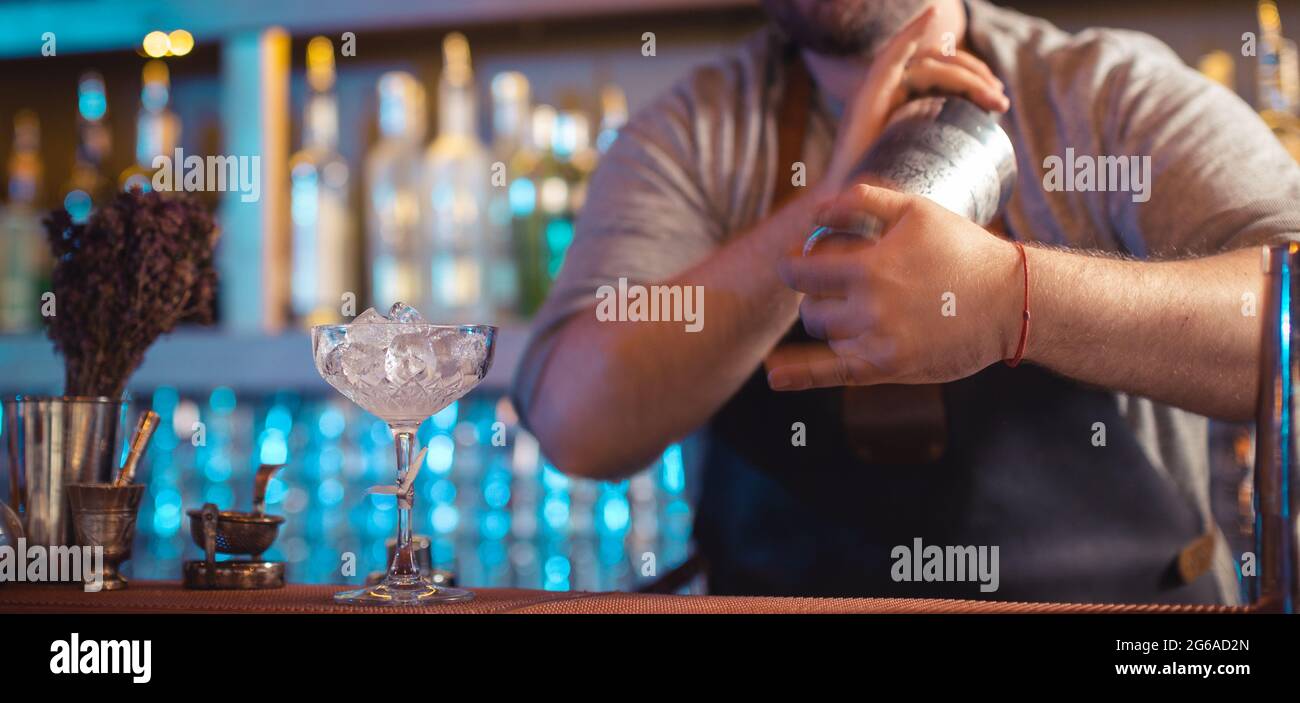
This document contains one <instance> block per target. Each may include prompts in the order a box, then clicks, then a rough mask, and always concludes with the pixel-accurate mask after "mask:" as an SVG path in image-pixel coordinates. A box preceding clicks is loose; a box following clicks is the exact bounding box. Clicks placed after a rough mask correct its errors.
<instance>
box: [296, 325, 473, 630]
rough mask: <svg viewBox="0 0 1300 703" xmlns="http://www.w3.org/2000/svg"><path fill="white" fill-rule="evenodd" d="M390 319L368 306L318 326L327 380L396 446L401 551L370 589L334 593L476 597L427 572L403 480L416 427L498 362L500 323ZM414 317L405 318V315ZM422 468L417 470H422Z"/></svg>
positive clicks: (370, 597)
mask: <svg viewBox="0 0 1300 703" xmlns="http://www.w3.org/2000/svg"><path fill="white" fill-rule="evenodd" d="M393 307H394V310H393V312H391V313H390V314H389V317H388V318H385V317H384V316H382V315H379V314H378V313H376V312H374V311H373V310H367V311H366V312H365V313H362V314H361V315H359V316H358V317H357V319H356V320H354V321H353V322H352V324H348V325H319V326H317V327H313V328H312V331H311V343H312V354H313V356H314V357H315V360H316V370H317V371H318V372H320V375H321V377H322V378H324V379H325V381H326V382H328V383H329V384H330V385H331V386H334V388H335V389H336V390H338V392H340V393H342V394H343V395H344V396H345V397H347V399H348V400H351V401H352V402H354V403H356V404H357V405H360V406H361V407H362V408H364V409H365V410H367V411H369V412H371V413H373V414H374V415H376V416H377V417H379V418H380V419H381V420H383V421H384V422H386V423H388V428H389V430H390V431H392V433H393V440H394V444H396V447H397V484H396V485H397V487H398V495H397V507H398V512H397V550H396V553H395V554H394V556H393V563H392V564H391V565H390V566H389V568H388V575H387V576H386V577H385V578H384V580H383V581H381V582H379V583H377V584H375V585H373V586H368V587H366V588H360V589H356V590H352V591H343V592H340V593H336V594H334V600H335V601H336V602H340V603H351V604H356V605H423V604H427V603H448V602H454V601H463V600H469V599H470V598H473V597H474V594H473V593H471V592H469V591H467V590H464V589H459V588H448V587H445V586H435V585H434V584H433V583H432V582H430V581H429V579H428V578H427V577H425V576H424V575H423V574H421V573H420V566H419V564H418V563H417V562H416V560H415V553H414V548H413V546H412V544H411V506H412V503H413V501H414V490H413V488H408V489H407V490H406V491H405V492H404V493H403V492H402V490H401V489H402V486H403V484H404V481H405V480H406V477H407V472H408V471H411V470H412V467H411V455H412V453H413V449H414V446H415V433H416V429H417V428H418V427H419V426H420V423H421V422H424V421H425V420H426V419H428V418H429V417H430V416H432V415H434V414H435V413H437V412H438V411H440V410H442V409H443V408H445V407H447V406H448V405H450V404H451V403H452V402H454V401H456V400H457V399H459V398H460V397H461V396H464V395H465V394H466V393H468V392H470V390H472V389H473V388H474V387H475V386H477V385H478V384H479V382H480V381H482V380H483V377H484V376H486V375H487V372H488V369H489V368H490V367H491V366H492V354H493V343H494V341H495V339H496V332H497V329H496V328H495V327H491V326H488V325H434V324H429V323H427V322H423V321H422V318H420V317H419V313H416V312H415V311H414V310H413V309H411V308H405V310H406V311H409V313H410V314H409V315H408V314H398V308H399V307H403V308H404V307H405V306H401V305H400V304H399V305H395V306H393ZM411 318H413V319H415V320H416V321H411V322H399V321H394V320H399V319H411ZM417 470H418V468H417Z"/></svg>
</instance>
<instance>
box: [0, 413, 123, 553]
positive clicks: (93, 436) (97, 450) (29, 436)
mask: <svg viewBox="0 0 1300 703" xmlns="http://www.w3.org/2000/svg"><path fill="white" fill-rule="evenodd" d="M3 406H4V432H3V434H4V435H5V436H6V444H7V446H8V449H9V451H8V456H9V465H8V479H9V480H8V483H9V503H10V505H11V506H12V507H13V508H14V510H15V511H16V512H17V513H18V514H19V516H20V517H21V519H22V521H23V527H24V529H25V530H26V533H27V541H28V543H30V544H42V545H71V544H76V535H75V534H74V532H73V527H72V520H71V518H70V515H69V508H68V498H67V486H68V485H69V484H72V483H110V482H111V481H112V479H113V472H114V469H115V468H116V467H117V462H118V459H119V457H120V456H121V453H122V433H121V431H120V430H121V427H122V426H123V424H124V422H125V418H126V408H127V401H126V400H114V399H112V398H104V397H81V396H14V397H9V398H5V399H4V401H3Z"/></svg>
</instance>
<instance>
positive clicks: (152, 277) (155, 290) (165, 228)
mask: <svg viewBox="0 0 1300 703" xmlns="http://www.w3.org/2000/svg"><path fill="white" fill-rule="evenodd" d="M44 225H45V231H46V235H47V237H48V238H49V243H50V248H51V249H52V250H53V253H54V259H55V263H54V272H53V276H52V284H53V292H54V302H55V308H54V315H52V316H49V317H46V318H45V319H46V328H47V329H46V331H47V332H48V333H49V336H50V339H51V340H53V341H54V348H55V350H56V351H58V352H59V353H60V354H62V355H63V358H64V363H65V390H64V392H65V393H66V394H68V395H84V396H107V397H110V398H119V397H121V396H122V394H123V392H124V391H125V390H126V383H127V380H128V379H129V378H130V377H131V374H132V373H134V372H135V370H136V368H137V367H138V366H139V365H140V362H142V361H143V360H144V354H145V351H146V350H148V349H149V346H150V345H151V344H153V343H154V340H156V339H157V338H158V337H159V335H162V334H164V333H167V332H170V331H172V330H173V329H174V328H175V327H176V324H177V323H178V322H180V321H182V320H186V321H193V322H198V323H201V324H210V323H211V322H212V300H213V296H214V294H215V291H216V284H217V272H216V269H215V267H214V264H213V250H214V248H215V245H216V230H215V228H214V227H213V223H212V217H211V215H209V214H208V211H207V209H206V208H205V207H204V206H203V205H202V204H201V203H200V202H199V201H198V199H197V198H195V197H193V196H190V195H186V194H183V193H165V194H164V193H156V192H155V193H142V192H140V191H139V190H138V189H136V190H132V191H130V192H126V193H119V194H118V195H117V196H116V197H114V198H113V200H112V201H111V202H109V203H107V204H105V205H104V206H103V207H100V208H99V209H98V210H96V211H95V212H94V213H93V214H92V215H91V216H90V219H89V220H88V221H87V222H86V223H85V224H73V222H72V218H71V217H70V216H69V215H68V212H67V211H66V210H56V211H54V212H52V213H51V214H50V216H49V217H47V218H46V220H45V222H44Z"/></svg>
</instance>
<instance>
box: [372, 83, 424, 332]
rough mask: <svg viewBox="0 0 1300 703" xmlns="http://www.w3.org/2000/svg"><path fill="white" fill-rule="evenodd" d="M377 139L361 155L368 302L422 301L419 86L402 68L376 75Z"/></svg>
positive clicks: (421, 95) (421, 91)
mask: <svg viewBox="0 0 1300 703" xmlns="http://www.w3.org/2000/svg"><path fill="white" fill-rule="evenodd" d="M378 90H379V132H380V137H379V141H378V142H377V143H376V144H375V146H374V147H373V148H372V149H371V150H370V153H369V154H367V156H366V165H365V169H366V237H367V245H368V252H367V253H368V262H369V270H370V302H371V304H373V305H374V306H376V307H383V308H385V309H386V308H387V307H388V306H389V305H392V304H393V303H394V302H397V301H399V300H400V301H404V302H407V303H410V304H412V305H414V304H417V303H418V302H419V301H422V300H424V290H425V286H424V279H425V277H426V276H427V274H426V271H427V270H428V269H427V267H426V266H425V265H424V263H423V262H424V261H425V259H424V258H423V257H424V251H425V248H424V247H423V246H422V245H421V237H422V235H423V234H424V232H425V229H426V228H425V224H424V222H425V219H426V217H427V206H426V205H425V203H424V198H423V197H422V196H421V192H422V190H421V189H422V184H423V177H422V174H421V168H422V165H423V162H422V159H421V156H420V144H421V142H422V141H423V140H424V122H425V120H424V88H423V87H421V86H420V84H419V82H418V81H416V80H415V77H414V76H412V75H411V74H409V73H406V72H405V71H393V72H390V73H385V74H384V75H383V76H381V77H380V78H379V88H378Z"/></svg>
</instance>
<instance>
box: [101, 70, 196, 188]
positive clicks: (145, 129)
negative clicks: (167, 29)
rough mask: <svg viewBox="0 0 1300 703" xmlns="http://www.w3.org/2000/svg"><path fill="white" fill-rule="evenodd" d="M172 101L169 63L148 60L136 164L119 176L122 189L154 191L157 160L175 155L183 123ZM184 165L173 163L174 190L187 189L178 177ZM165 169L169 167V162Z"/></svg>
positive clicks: (137, 128) (143, 79)
mask: <svg viewBox="0 0 1300 703" xmlns="http://www.w3.org/2000/svg"><path fill="white" fill-rule="evenodd" d="M170 100H171V77H170V74H169V73H168V71H167V64H165V63H163V62H162V61H161V60H160V59H152V60H150V61H148V62H146V63H145V65H144V71H143V72H142V74H141V88H140V114H139V115H138V116H137V117H136V122H135V163H134V164H132V165H131V166H130V167H129V168H127V169H126V170H125V171H123V172H122V175H121V176H119V177H118V181H117V182H118V187H120V188H121V189H122V190H131V189H132V188H139V189H140V190H142V191H144V192H146V193H147V192H149V191H151V190H153V189H154V188H153V176H154V173H156V172H157V171H158V170H159V169H158V168H156V167H155V166H154V164H155V159H156V158H157V157H159V156H161V157H165V158H166V159H167V162H159V163H169V162H170V161H171V160H172V159H174V158H175V153H174V152H175V149H176V145H177V144H179V143H180V136H181V122H180V118H178V117H177V116H176V113H174V112H172V111H171V110H169V109H167V104H168V103H169V102H170ZM184 166H185V164H183V163H175V164H172V169H171V170H172V175H171V176H170V177H169V181H168V182H169V183H171V186H170V187H171V189H173V190H184V189H185V184H184V182H183V179H180V178H176V175H177V174H183V173H185V171H184ZM162 168H168V167H167V166H166V165H164V166H162Z"/></svg>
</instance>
